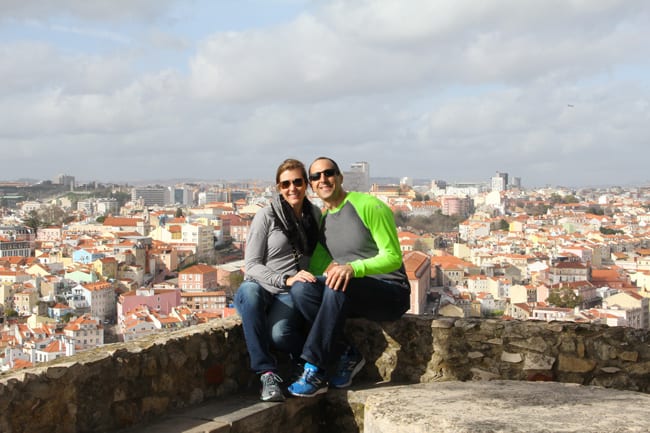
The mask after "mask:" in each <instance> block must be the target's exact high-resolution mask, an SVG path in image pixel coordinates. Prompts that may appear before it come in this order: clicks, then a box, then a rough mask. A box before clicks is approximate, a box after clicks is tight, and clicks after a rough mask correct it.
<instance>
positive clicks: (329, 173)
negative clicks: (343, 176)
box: [309, 168, 339, 182]
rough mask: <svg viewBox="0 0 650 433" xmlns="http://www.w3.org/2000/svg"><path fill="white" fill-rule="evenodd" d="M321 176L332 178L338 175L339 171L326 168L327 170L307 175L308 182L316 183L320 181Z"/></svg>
mask: <svg viewBox="0 0 650 433" xmlns="http://www.w3.org/2000/svg"><path fill="white" fill-rule="evenodd" d="M321 174H324V175H325V177H332V176H334V175H335V174H339V171H338V170H337V169H335V168H328V169H327V170H323V171H317V172H316V173H311V174H310V175H309V180H311V181H312V182H314V181H317V180H318V179H320V175H321Z"/></svg>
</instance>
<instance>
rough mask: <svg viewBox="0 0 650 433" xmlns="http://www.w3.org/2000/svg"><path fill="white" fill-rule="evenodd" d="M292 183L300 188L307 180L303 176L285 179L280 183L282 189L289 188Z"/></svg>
mask: <svg viewBox="0 0 650 433" xmlns="http://www.w3.org/2000/svg"><path fill="white" fill-rule="evenodd" d="M291 184H293V186H295V187H296V188H300V187H302V186H303V185H304V184H305V180H304V179H303V178H302V177H298V178H295V179H294V180H283V181H281V182H280V183H278V185H280V188H282V189H288V188H289V187H290V186H291Z"/></svg>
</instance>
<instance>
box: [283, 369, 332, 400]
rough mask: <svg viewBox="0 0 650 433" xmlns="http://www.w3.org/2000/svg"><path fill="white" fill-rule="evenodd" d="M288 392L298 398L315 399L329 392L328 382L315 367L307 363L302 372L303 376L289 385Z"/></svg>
mask: <svg viewBox="0 0 650 433" xmlns="http://www.w3.org/2000/svg"><path fill="white" fill-rule="evenodd" d="M287 391H289V394H291V395H295V396H296V397H313V396H315V395H318V394H322V393H324V392H327V381H326V380H325V375H324V374H322V373H321V372H319V371H318V369H317V368H315V366H313V365H311V364H309V363H307V364H305V369H304V370H303V371H302V376H300V377H299V378H298V380H296V381H295V382H294V383H292V384H291V385H289V388H287Z"/></svg>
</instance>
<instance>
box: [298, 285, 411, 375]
mask: <svg viewBox="0 0 650 433" xmlns="http://www.w3.org/2000/svg"><path fill="white" fill-rule="evenodd" d="M290 293H291V297H292V298H293V304H294V306H295V307H296V308H297V309H298V310H299V311H300V313H301V314H302V315H303V317H304V318H305V320H306V321H307V323H308V325H311V330H310V332H309V334H308V336H307V340H306V342H305V345H304V348H303V351H302V355H301V356H302V358H303V359H304V360H305V361H307V362H309V363H311V364H314V365H316V366H318V367H320V368H323V369H326V368H327V366H328V363H329V362H330V361H331V357H332V356H337V355H338V352H340V349H341V348H340V347H338V346H337V345H338V344H339V343H340V338H341V337H342V335H343V328H344V326H345V321H346V319H347V318H348V317H364V318H366V319H369V320H373V321H379V322H381V321H393V320H397V319H399V318H400V317H402V315H403V314H404V313H405V312H406V311H408V309H409V308H410V303H411V290H410V288H409V286H408V285H403V284H399V283H396V282H392V281H387V280H379V279H376V278H371V277H364V278H353V279H351V280H350V282H349V283H348V286H347V289H346V290H345V292H342V291H335V290H332V289H331V288H329V287H327V286H326V285H325V277H318V281H317V282H316V283H303V282H296V283H294V284H293V286H292V287H291V292H290Z"/></svg>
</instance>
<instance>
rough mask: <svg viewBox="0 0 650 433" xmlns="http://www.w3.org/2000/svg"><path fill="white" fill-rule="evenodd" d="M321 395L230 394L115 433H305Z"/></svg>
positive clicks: (311, 426) (312, 420)
mask: <svg viewBox="0 0 650 433" xmlns="http://www.w3.org/2000/svg"><path fill="white" fill-rule="evenodd" d="M323 398H324V396H317V397H315V398H300V399H299V398H290V399H287V401H286V402H283V403H270V402H262V401H260V399H259V396H257V395H238V396H230V397H228V398H225V399H214V400H210V401H207V402H206V403H204V404H201V405H199V406H197V407H193V408H189V409H185V410H182V411H178V412H175V413H169V414H167V415H165V416H162V417H161V418H160V419H159V420H157V421H155V422H151V423H147V424H146V425H136V426H132V427H129V428H126V429H122V430H119V431H118V432H117V433H257V432H265V433H306V432H312V431H313V430H314V428H313V426H314V424H315V422H316V421H317V418H315V417H314V414H315V412H316V409H315V406H318V405H319V403H320V402H321V401H322V400H323Z"/></svg>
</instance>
